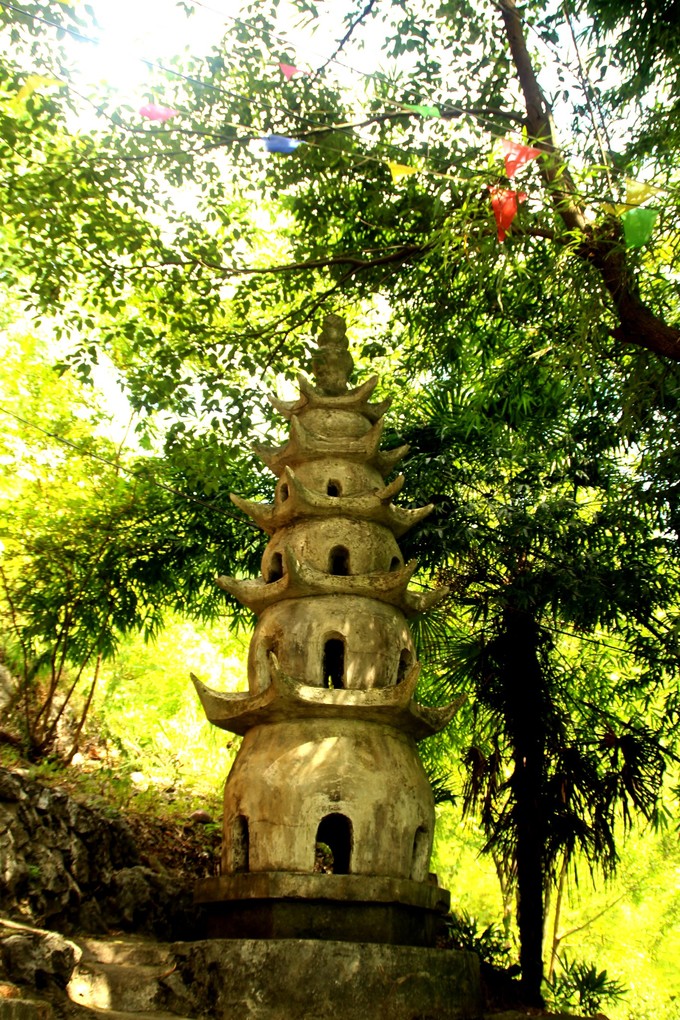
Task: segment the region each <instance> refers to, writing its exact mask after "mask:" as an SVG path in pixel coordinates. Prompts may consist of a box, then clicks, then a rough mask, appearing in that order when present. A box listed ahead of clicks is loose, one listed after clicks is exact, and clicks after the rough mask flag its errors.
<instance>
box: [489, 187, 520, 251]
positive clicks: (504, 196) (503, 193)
mask: <svg viewBox="0 0 680 1020" xmlns="http://www.w3.org/2000/svg"><path fill="white" fill-rule="evenodd" d="M489 191H490V192H491V208H492V209H493V214H494V216H495V217H496V226H497V227H498V240H499V241H504V240H505V237H506V234H507V231H508V230H509V229H510V224H511V223H512V221H513V220H514V218H515V216H516V215H517V207H518V205H519V203H520V202H525V201H526V197H527V196H526V192H525V191H513V190H512V188H499V187H498V186H497V185H492V184H490V185H489Z"/></svg>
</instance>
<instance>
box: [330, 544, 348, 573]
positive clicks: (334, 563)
mask: <svg viewBox="0 0 680 1020" xmlns="http://www.w3.org/2000/svg"><path fill="white" fill-rule="evenodd" d="M328 573H329V574H336V575H338V576H340V577H346V576H347V574H349V549H348V548H347V546H344V545H334V546H333V548H332V549H331V551H330V553H329V556H328Z"/></svg>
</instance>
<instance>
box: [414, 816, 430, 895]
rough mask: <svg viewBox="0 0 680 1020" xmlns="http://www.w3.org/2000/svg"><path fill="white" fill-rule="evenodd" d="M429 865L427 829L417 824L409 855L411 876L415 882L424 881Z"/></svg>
mask: <svg viewBox="0 0 680 1020" xmlns="http://www.w3.org/2000/svg"><path fill="white" fill-rule="evenodd" d="M429 867H430V841H429V839H428V836H427V829H426V828H425V826H424V825H419V826H418V828H417V829H416V831H415V835H414V837H413V854H412V857H411V878H412V879H414V880H415V881H416V882H424V881H425V879H426V878H427V872H428V868H429Z"/></svg>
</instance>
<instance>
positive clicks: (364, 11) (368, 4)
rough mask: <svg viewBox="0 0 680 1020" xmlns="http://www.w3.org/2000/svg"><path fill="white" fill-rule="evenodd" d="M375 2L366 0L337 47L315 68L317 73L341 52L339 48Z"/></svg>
mask: <svg viewBox="0 0 680 1020" xmlns="http://www.w3.org/2000/svg"><path fill="white" fill-rule="evenodd" d="M375 4H376V0H368V3H367V4H366V6H365V7H364V9H363V11H362V12H361V14H359V15H358V16H357V17H356V18H355V19H354V21H353V22H352V23H351V25H350V26H349V28H348V29H347V31H346V32H345V34H344V35H343V37H342V39H341V40H340V42H339V43H338V45H337V47H336V48H335V49H334V50H333V52H332V53H331V55H330V57H329V58H328V60H325V61H324V63H323V64H322V65H321V67H319V68H317V71H316V73H317V74H321V72H322V71H325V70H326V68H327V67H328V65H329V64H330V63H331V62H332V61H333V60H335V58H336V57H337V55H338V53H340V52H341V50H342V49H343V48H344V47H345V46H346V45H347V43H348V42H349V41H350V39H351V38H352V35H353V34H354V30H355V29H356V28H358V27H359V25H360V24H361V22H362V21H364V20H365V19H366V18H367V17H368V15H369V14H370V13H371V11H372V10H373V8H374V7H375Z"/></svg>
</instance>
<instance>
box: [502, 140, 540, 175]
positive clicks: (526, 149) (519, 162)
mask: <svg viewBox="0 0 680 1020" xmlns="http://www.w3.org/2000/svg"><path fill="white" fill-rule="evenodd" d="M501 144H502V146H503V155H504V157H505V172H506V174H507V175H508V177H510V178H513V177H514V176H515V174H516V173H517V171H518V170H521V169H522V167H523V166H525V165H526V164H527V163H530V162H531V160H532V159H536V157H537V156H540V155H541V150H540V149H532V148H531V146H530V145H522V144H521V142H511V141H510V139H509V138H504V139H503V141H502V143H501Z"/></svg>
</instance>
